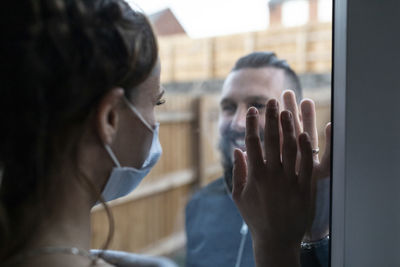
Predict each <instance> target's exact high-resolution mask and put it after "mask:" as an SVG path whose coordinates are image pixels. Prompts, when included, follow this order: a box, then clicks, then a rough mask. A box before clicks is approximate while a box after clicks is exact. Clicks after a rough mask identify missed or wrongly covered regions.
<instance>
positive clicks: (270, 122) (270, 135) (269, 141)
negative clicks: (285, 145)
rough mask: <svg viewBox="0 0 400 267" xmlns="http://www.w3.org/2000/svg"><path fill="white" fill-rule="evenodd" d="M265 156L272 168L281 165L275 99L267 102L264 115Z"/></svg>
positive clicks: (277, 108) (277, 106)
mask: <svg viewBox="0 0 400 267" xmlns="http://www.w3.org/2000/svg"><path fill="white" fill-rule="evenodd" d="M264 134H265V138H264V149H265V156H266V160H267V163H268V165H269V166H271V167H272V168H274V167H279V166H281V158H280V145H279V104H278V101H277V100H276V99H271V100H269V101H268V103H267V112H266V115H265V131H264Z"/></svg>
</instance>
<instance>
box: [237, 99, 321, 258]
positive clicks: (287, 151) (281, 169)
mask: <svg viewBox="0 0 400 267" xmlns="http://www.w3.org/2000/svg"><path fill="white" fill-rule="evenodd" d="M279 117H280V120H279ZM258 119H259V118H258V112H257V109H255V108H250V109H249V111H248V113H247V119H246V149H247V155H245V154H244V153H243V152H242V151H240V150H235V153H234V156H235V162H234V169H233V192H232V195H233V199H234V201H235V203H236V205H237V206H238V208H239V211H240V213H241V214H242V216H243V218H244V220H245V221H246V223H247V224H248V226H249V229H250V231H251V233H252V237H253V243H254V252H255V260H256V263H257V266H299V264H300V263H299V248H300V242H301V240H302V238H303V235H304V233H305V232H306V230H307V228H308V227H310V225H311V222H312V219H313V208H312V207H313V205H312V199H313V197H312V192H313V190H311V186H312V183H311V181H312V180H311V176H312V170H313V155H312V147H311V142H310V139H309V136H308V134H307V133H302V134H300V135H299V138H298V143H299V148H300V154H301V162H300V168H299V171H298V172H296V156H297V144H296V135H295V129H294V128H295V126H294V120H293V116H292V114H291V112H290V111H283V112H282V113H281V116H279V106H278V102H277V101H276V100H275V99H271V100H270V101H268V103H267V112H266V118H265V120H266V121H265V122H266V123H265V138H264V146H265V147H264V151H265V159H264V156H263V153H262V148H261V142H260V137H259V131H258ZM279 123H281V126H282V133H283V135H282V136H283V147H282V154H281V152H280V134H279Z"/></svg>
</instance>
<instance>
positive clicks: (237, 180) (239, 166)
mask: <svg viewBox="0 0 400 267" xmlns="http://www.w3.org/2000/svg"><path fill="white" fill-rule="evenodd" d="M233 156H234V162H233V176H232V180H233V189H232V197H233V199H235V200H238V199H239V198H240V196H241V194H242V192H243V188H244V186H245V184H246V177H247V164H246V157H245V155H244V153H243V152H242V151H240V150H239V149H235V151H234V152H233Z"/></svg>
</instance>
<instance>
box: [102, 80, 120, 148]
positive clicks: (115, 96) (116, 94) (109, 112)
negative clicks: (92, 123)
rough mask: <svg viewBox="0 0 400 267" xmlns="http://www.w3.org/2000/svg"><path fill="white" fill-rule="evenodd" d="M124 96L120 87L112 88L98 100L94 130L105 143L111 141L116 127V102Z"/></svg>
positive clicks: (117, 118)
mask: <svg viewBox="0 0 400 267" xmlns="http://www.w3.org/2000/svg"><path fill="white" fill-rule="evenodd" d="M123 96H124V90H123V89H122V88H118V87H116V88H113V89H111V90H110V91H109V92H107V93H106V94H105V95H104V96H103V97H102V98H101V99H100V102H99V105H98V106H97V112H96V130H97V133H98V134H99V137H100V140H101V141H102V142H103V143H104V144H107V145H110V144H111V143H112V142H113V139H114V137H115V134H116V132H117V129H118V120H119V117H118V112H117V108H118V104H119V103H120V101H121V98H122V97H123Z"/></svg>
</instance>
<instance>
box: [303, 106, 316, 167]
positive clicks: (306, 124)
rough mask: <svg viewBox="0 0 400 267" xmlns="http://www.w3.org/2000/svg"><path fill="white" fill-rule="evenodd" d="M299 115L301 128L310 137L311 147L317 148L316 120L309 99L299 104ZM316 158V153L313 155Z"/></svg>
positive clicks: (313, 107) (313, 108)
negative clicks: (301, 123)
mask: <svg viewBox="0 0 400 267" xmlns="http://www.w3.org/2000/svg"><path fill="white" fill-rule="evenodd" d="M300 110H301V116H302V119H303V130H304V132H306V133H308V136H309V137H310V141H311V146H312V148H314V149H316V148H318V130H317V122H316V112H315V104H314V101H312V100H311V99H304V100H303V101H302V102H301V104H300ZM314 160H318V154H315V155H314Z"/></svg>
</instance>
